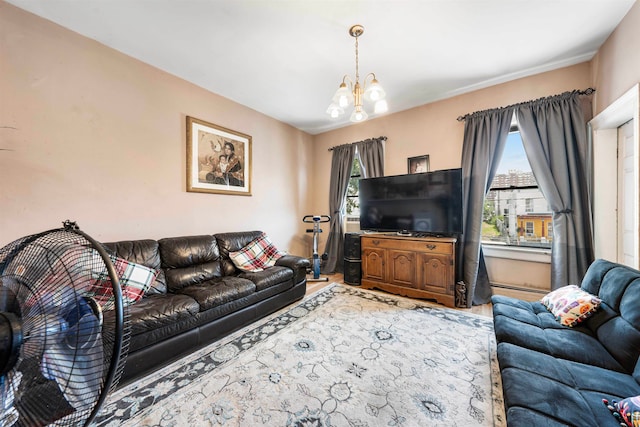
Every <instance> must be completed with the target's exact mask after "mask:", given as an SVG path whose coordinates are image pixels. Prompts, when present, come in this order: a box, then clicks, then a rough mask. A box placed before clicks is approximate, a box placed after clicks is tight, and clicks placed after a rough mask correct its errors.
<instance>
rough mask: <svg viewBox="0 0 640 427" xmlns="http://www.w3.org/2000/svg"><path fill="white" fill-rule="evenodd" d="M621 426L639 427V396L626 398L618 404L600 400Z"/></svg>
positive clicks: (613, 401)
mask: <svg viewBox="0 0 640 427" xmlns="http://www.w3.org/2000/svg"><path fill="white" fill-rule="evenodd" d="M602 402H603V403H604V404H605V405H607V408H609V410H610V411H611V413H612V414H613V416H614V417H616V419H617V420H618V421H619V422H620V425H621V426H623V427H624V426H628V427H638V426H640V396H634V397H627V398H626V399H622V400H621V401H619V402H616V401H615V400H612V401H611V402H609V401H608V400H607V399H602Z"/></svg>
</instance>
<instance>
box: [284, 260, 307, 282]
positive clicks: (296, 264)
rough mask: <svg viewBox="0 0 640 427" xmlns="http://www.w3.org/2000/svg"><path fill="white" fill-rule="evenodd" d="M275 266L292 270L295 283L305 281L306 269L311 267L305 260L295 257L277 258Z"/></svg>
mask: <svg viewBox="0 0 640 427" xmlns="http://www.w3.org/2000/svg"><path fill="white" fill-rule="evenodd" d="M276 265H279V266H282V267H288V268H290V269H292V270H293V276H294V278H295V282H296V283H300V282H301V281H302V280H304V279H306V277H307V269H308V268H309V267H310V266H311V263H310V262H309V260H308V259H307V258H302V257H299V256H296V255H285V256H283V257H281V258H278V260H277V261H276Z"/></svg>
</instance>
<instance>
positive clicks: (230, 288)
mask: <svg viewBox="0 0 640 427" xmlns="http://www.w3.org/2000/svg"><path fill="white" fill-rule="evenodd" d="M255 291H256V285H255V284H254V283H252V282H251V281H249V280H247V279H242V278H240V277H233V276H230V277H220V278H215V279H212V280H208V281H206V282H203V283H199V284H197V285H191V286H187V287H184V288H182V289H180V291H179V292H180V293H181V294H183V295H188V296H190V297H191V298H193V299H194V300H196V302H197V303H198V305H199V306H200V311H206V310H209V309H210V308H213V307H216V306H219V305H222V304H226V303H228V302H231V301H234V300H237V299H240V298H242V297H245V296H247V295H250V294H253V293H255Z"/></svg>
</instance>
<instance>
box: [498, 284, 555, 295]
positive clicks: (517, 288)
mask: <svg viewBox="0 0 640 427" xmlns="http://www.w3.org/2000/svg"><path fill="white" fill-rule="evenodd" d="M491 287H492V288H500V289H508V290H510V291H519V292H529V293H532V294H540V295H546V294H548V293H549V291H548V290H547V291H545V290H544V289H531V288H523V287H520V286H516V285H505V284H503V283H491Z"/></svg>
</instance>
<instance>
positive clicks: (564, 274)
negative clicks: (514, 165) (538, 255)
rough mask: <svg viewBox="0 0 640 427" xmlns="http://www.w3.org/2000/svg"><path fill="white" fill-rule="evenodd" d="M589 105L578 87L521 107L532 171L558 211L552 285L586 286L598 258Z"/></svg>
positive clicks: (520, 118)
mask: <svg viewBox="0 0 640 427" xmlns="http://www.w3.org/2000/svg"><path fill="white" fill-rule="evenodd" d="M583 103H584V96H581V95H580V93H579V92H577V91H575V92H567V93H564V94H562V95H558V96H554V97H549V98H544V99H541V100H537V101H532V102H530V103H526V104H521V105H519V106H518V107H517V109H516V117H517V119H518V127H519V128H520V133H521V135H522V142H523V144H524V149H525V151H526V153H527V157H528V158H529V163H530V164H531V170H532V171H533V175H534V176H535V178H536V181H537V182H538V187H539V188H540V191H541V192H542V194H544V196H545V198H546V199H547V202H548V203H549V206H550V207H551V211H552V212H553V242H552V249H551V289H557V288H559V287H562V286H566V285H568V284H576V285H580V282H581V281H582V277H583V276H584V273H585V272H586V271H587V268H588V267H589V265H590V264H591V262H593V259H594V250H593V236H592V225H591V219H592V217H591V202H590V194H589V185H588V182H589V176H590V175H589V172H588V170H589V169H588V162H589V161H590V155H589V151H588V148H589V140H588V138H587V125H586V119H587V117H585V114H584V110H583V108H582V104H583ZM589 110H590V108H589Z"/></svg>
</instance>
